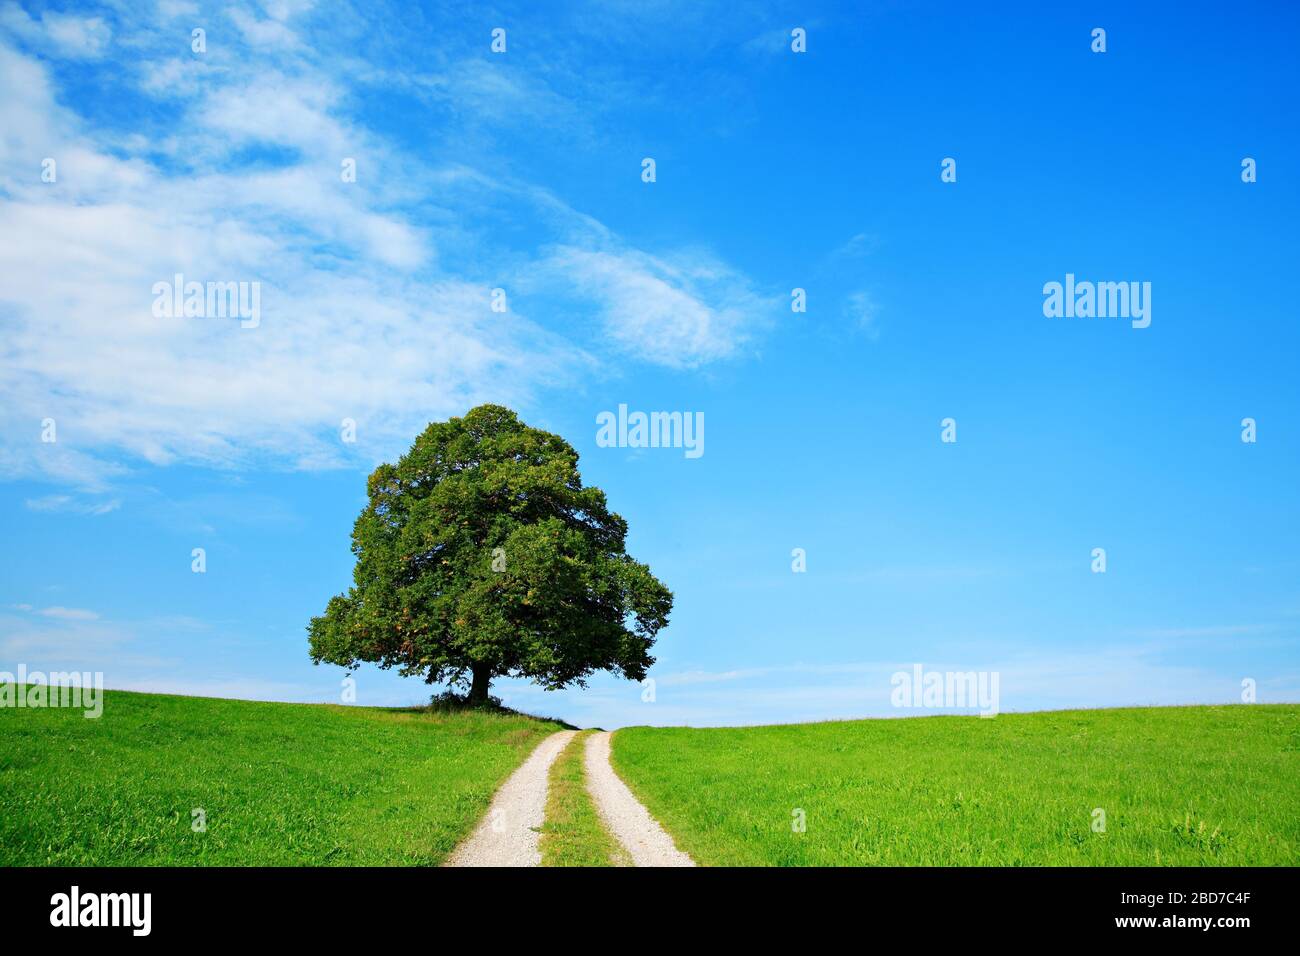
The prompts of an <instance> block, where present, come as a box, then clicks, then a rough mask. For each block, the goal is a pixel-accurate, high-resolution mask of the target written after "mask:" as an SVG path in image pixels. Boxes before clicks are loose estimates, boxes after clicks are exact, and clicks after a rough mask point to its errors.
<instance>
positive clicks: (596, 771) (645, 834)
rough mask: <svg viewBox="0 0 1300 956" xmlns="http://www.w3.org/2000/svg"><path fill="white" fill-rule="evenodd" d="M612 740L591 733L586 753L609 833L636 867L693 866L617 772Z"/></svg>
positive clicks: (591, 787) (592, 786) (593, 795)
mask: <svg viewBox="0 0 1300 956" xmlns="http://www.w3.org/2000/svg"><path fill="white" fill-rule="evenodd" d="M557 736H558V735H557ZM609 739H610V735H609V734H608V733H604V732H601V733H596V734H592V735H591V736H590V737H588V738H587V753H586V768H587V789H588V790H589V791H590V792H591V799H592V801H593V802H594V803H595V804H596V810H597V812H599V813H600V818H601V819H602V820H604V821H605V826H606V827H608V828H609V832H610V833H612V834H614V838H615V839H616V840H618V842H619V843H621V844H623V846H624V847H625V848H626V849H627V852H628V853H629V854H630V855H631V857H632V865H633V866H694V865H695V861H694V860H692V859H691V858H690V857H689V856H687V855H686V854H685V853H683V852H682V851H681V850H679V849H677V847H676V846H675V845H674V844H673V838H672V837H670V836H669V835H668V834H667V833H665V832H664V828H663V827H661V826H660V825H659V823H658V821H656V820H655V818H654V817H652V816H650V811H649V810H647V809H646V808H645V807H644V806H642V804H641V801H640V800H638V799H637V798H636V797H635V796H634V795H633V794H632V791H631V790H629V789H628V788H627V784H625V783H624V782H623V781H622V780H620V779H619V777H618V774H616V773H615V772H614V768H613V767H612V766H611V765H610V762H609Z"/></svg>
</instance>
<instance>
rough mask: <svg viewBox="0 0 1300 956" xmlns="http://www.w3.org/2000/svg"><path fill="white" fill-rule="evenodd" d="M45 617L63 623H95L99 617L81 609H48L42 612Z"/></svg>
mask: <svg viewBox="0 0 1300 956" xmlns="http://www.w3.org/2000/svg"><path fill="white" fill-rule="evenodd" d="M40 613H41V614H42V615H43V616H44V617H55V618H58V619H59V620H61V621H95V620H98V619H99V615H98V614H96V613H95V612H94V611H87V610H85V609H84V608H79V607H47V608H42V609H41V612H40Z"/></svg>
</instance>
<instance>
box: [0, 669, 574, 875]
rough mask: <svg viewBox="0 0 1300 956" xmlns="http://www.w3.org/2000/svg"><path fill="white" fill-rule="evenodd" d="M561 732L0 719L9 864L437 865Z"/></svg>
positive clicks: (1, 797) (386, 717)
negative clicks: (199, 819) (527, 760)
mask: <svg viewBox="0 0 1300 956" xmlns="http://www.w3.org/2000/svg"><path fill="white" fill-rule="evenodd" d="M559 729H561V727H560V725H559V724H556V723H552V722H549V721H542V720H536V719H533V718H530V717H523V716H518V715H511V714H497V713H490V712H481V711H479V712H474V711H463V712H458V713H428V712H423V711H413V710H397V709H391V710H390V709H381V708H361V707H336V706H329V705H306V704H267V703H255V702H250V701H236V700H214V699H209V698H197V697H169V696H162V695H153V694H133V693H127V692H124V691H108V692H106V694H105V701H104V713H103V716H102V717H100V718H99V719H97V720H87V719H85V718H84V717H83V716H82V714H81V711H79V710H70V709H44V710H27V709H23V710H16V709H0V865H5V866H14V865H82V864H95V865H125V866H133V865H153V864H202V865H216V864H226V865H250V864H262V865H296V864H310V865H324V864H362V865H369V864H416V865H418V864H436V863H439V862H440V861H441V860H442V859H443V858H444V857H445V856H446V855H447V854H448V853H449V852H450V851H451V849H452V848H453V847H454V846H455V844H456V843H457V842H458V840H459V839H460V838H461V837H462V836H463V835H464V834H465V833H466V832H468V830H469V829H470V828H471V827H472V825H473V824H474V823H475V822H476V820H477V819H478V818H479V817H480V816H482V814H483V813H484V811H485V810H486V809H487V805H488V802H489V800H490V798H491V796H492V793H493V792H494V791H495V790H496V788H497V786H498V785H499V784H500V783H501V781H502V780H504V779H505V777H506V776H507V775H508V774H509V773H510V771H512V770H513V769H514V768H515V767H516V766H518V765H519V764H520V763H521V762H522V761H523V759H524V757H526V756H527V754H528V753H529V751H531V750H532V748H533V747H534V746H535V745H536V744H537V743H538V742H539V741H540V740H541V739H542V738H543V737H544V736H546V735H547V734H549V733H551V732H553V731H556V730H559ZM196 808H199V809H202V810H203V811H204V812H205V814H206V823H207V831H206V832H202V833H196V832H194V831H193V829H192V824H193V820H194V818H193V811H194V810H195V809H196Z"/></svg>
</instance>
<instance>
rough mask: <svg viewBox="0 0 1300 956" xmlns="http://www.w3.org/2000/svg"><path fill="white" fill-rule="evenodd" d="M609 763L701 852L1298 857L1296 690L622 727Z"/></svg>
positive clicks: (805, 859) (733, 857)
mask: <svg viewBox="0 0 1300 956" xmlns="http://www.w3.org/2000/svg"><path fill="white" fill-rule="evenodd" d="M613 760H614V766H615V769H617V770H618V772H619V774H620V775H621V776H622V777H623V779H624V780H625V781H626V782H627V784H628V785H629V786H630V787H631V788H632V790H633V792H635V793H636V794H637V796H638V797H640V799H641V800H642V802H644V803H645V805H646V806H647V807H648V808H649V810H650V812H651V813H653V814H654V815H655V816H656V817H657V818H658V819H659V820H660V822H661V823H662V824H663V825H664V826H665V828H667V830H668V831H669V832H670V833H671V834H672V835H673V837H674V839H675V840H676V842H677V845H678V847H679V848H681V849H682V850H685V851H686V852H687V853H690V854H691V855H692V856H693V857H694V858H695V859H696V861H697V862H699V863H700V864H702V865H732V866H755V865H758V866H762V865H776V866H838V865H854V866H856V865H905V866H918V865H921V866H924V865H932V866H968V865H994V866H1021V865H1025V866H1047V865H1058V866H1074V865H1087V866H1115V865H1155V866H1162V865H1170V866H1172V865H1185V866H1227V865H1244V866H1250V865H1292V866H1294V865H1297V864H1300V706H1297V705H1294V704H1287V705H1262V704H1253V705H1239V706H1228V707H1161V708H1134V709H1116V710H1088V711H1059V712H1046V713H1031V714H1005V713H1004V714H1001V715H999V716H997V717H995V718H992V719H981V718H979V717H957V716H941V717H920V718H907V719H899V720H860V721H844V722H831V723H820V724H791V725H784V726H771V727H745V728H714V729H687V728H648V727H633V728H625V729H623V730H620V731H618V732H617V733H616V734H615V735H614V744H613ZM1100 827H1104V829H1100Z"/></svg>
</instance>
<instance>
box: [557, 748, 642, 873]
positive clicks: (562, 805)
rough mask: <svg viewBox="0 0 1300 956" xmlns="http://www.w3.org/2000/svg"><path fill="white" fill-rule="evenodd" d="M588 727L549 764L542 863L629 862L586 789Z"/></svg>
mask: <svg viewBox="0 0 1300 956" xmlns="http://www.w3.org/2000/svg"><path fill="white" fill-rule="evenodd" d="M589 736H590V731H588V732H586V733H581V734H578V735H577V736H576V737H574V738H573V740H571V741H570V742H569V746H567V747H566V748H565V749H564V752H563V753H561V754H560V756H559V757H558V758H556V761H555V763H553V764H552V765H551V776H550V790H549V792H548V793H547V796H546V823H545V824H544V825H543V826H542V840H541V849H542V866H628V865H630V863H631V861H630V860H629V859H628V855H627V851H626V850H624V849H623V848H622V847H621V846H619V844H618V842H617V841H616V840H615V839H614V838H613V837H612V836H610V834H609V831H608V830H606V829H605V825H604V824H603V823H601V820H600V815H599V814H598V813H597V812H596V806H595V804H593V803H592V802H591V796H590V794H588V793H587V774H586V771H585V770H584V769H583V754H584V752H585V750H586V746H587V737H589Z"/></svg>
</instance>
